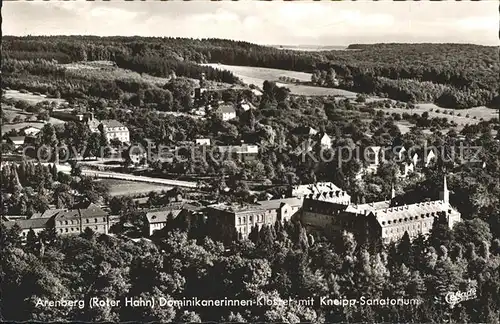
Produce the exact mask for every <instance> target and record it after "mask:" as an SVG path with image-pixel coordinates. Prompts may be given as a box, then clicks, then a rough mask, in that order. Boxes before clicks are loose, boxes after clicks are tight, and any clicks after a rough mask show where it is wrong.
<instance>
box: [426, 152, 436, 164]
mask: <svg viewBox="0 0 500 324" xmlns="http://www.w3.org/2000/svg"><path fill="white" fill-rule="evenodd" d="M435 161H436V153H434V150H430V151H429V152H428V153H427V155H426V156H425V161H424V165H425V167H426V168H427V167H429V166H430V165H431V163H432V162H435Z"/></svg>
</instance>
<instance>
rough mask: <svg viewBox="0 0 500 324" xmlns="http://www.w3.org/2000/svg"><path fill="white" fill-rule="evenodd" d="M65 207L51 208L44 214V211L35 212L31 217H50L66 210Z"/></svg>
mask: <svg viewBox="0 0 500 324" xmlns="http://www.w3.org/2000/svg"><path fill="white" fill-rule="evenodd" d="M64 210H65V209H49V210H46V211H45V212H44V213H43V214H42V213H35V214H33V216H31V218H30V219H34V218H50V217H52V216H54V215H56V214H57V213H59V212H61V211H64Z"/></svg>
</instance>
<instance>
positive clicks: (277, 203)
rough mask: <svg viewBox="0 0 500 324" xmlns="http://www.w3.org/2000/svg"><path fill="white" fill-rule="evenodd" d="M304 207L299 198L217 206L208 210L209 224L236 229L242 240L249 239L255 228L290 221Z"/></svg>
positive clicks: (209, 207) (212, 206)
mask: <svg viewBox="0 0 500 324" xmlns="http://www.w3.org/2000/svg"><path fill="white" fill-rule="evenodd" d="M301 206H302V201H301V200H300V199H298V198H285V199H274V200H264V201H258V202H256V203H255V204H226V203H224V204H217V205H211V206H208V208H207V218H208V222H211V224H212V225H214V227H221V228H222V227H224V226H229V227H234V228H235V229H236V232H237V233H238V237H239V238H240V239H244V238H247V237H248V235H249V234H250V232H251V231H252V229H253V228H254V227H256V226H257V227H258V228H259V229H260V228H261V227H262V226H263V225H274V224H275V223H276V222H277V221H280V222H284V221H285V220H286V221H289V220H290V219H291V218H292V216H294V215H295V214H297V213H298V212H299V210H300V208H301Z"/></svg>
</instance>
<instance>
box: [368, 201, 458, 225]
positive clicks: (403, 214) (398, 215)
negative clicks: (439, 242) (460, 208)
mask: <svg viewBox="0 0 500 324" xmlns="http://www.w3.org/2000/svg"><path fill="white" fill-rule="evenodd" d="M450 209H451V210H453V211H455V210H454V208H453V207H452V206H451V205H450V204H449V203H446V202H444V201H442V200H435V201H427V202H421V203H416V204H411V205H407V206H397V207H392V208H387V209H382V210H377V211H373V212H372V213H373V214H374V215H375V217H376V218H377V220H378V221H379V223H381V222H388V221H391V222H394V221H398V222H399V220H405V219H406V220H412V219H411V218H415V217H421V215H425V217H432V215H431V214H432V213H439V212H446V211H448V210H450ZM427 214H429V216H427Z"/></svg>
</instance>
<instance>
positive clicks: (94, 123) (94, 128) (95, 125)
mask: <svg viewBox="0 0 500 324" xmlns="http://www.w3.org/2000/svg"><path fill="white" fill-rule="evenodd" d="M87 124H88V126H89V129H90V131H91V132H92V133H99V132H100V129H99V127H100V126H102V130H103V133H104V136H106V139H107V140H108V142H110V141H111V140H113V139H116V140H119V141H120V142H122V143H129V142H130V132H129V129H128V128H127V127H126V126H124V125H123V124H122V123H120V122H119V121H117V120H114V119H107V120H101V121H98V120H97V119H94V115H93V114H90V116H89V119H88V121H87Z"/></svg>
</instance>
